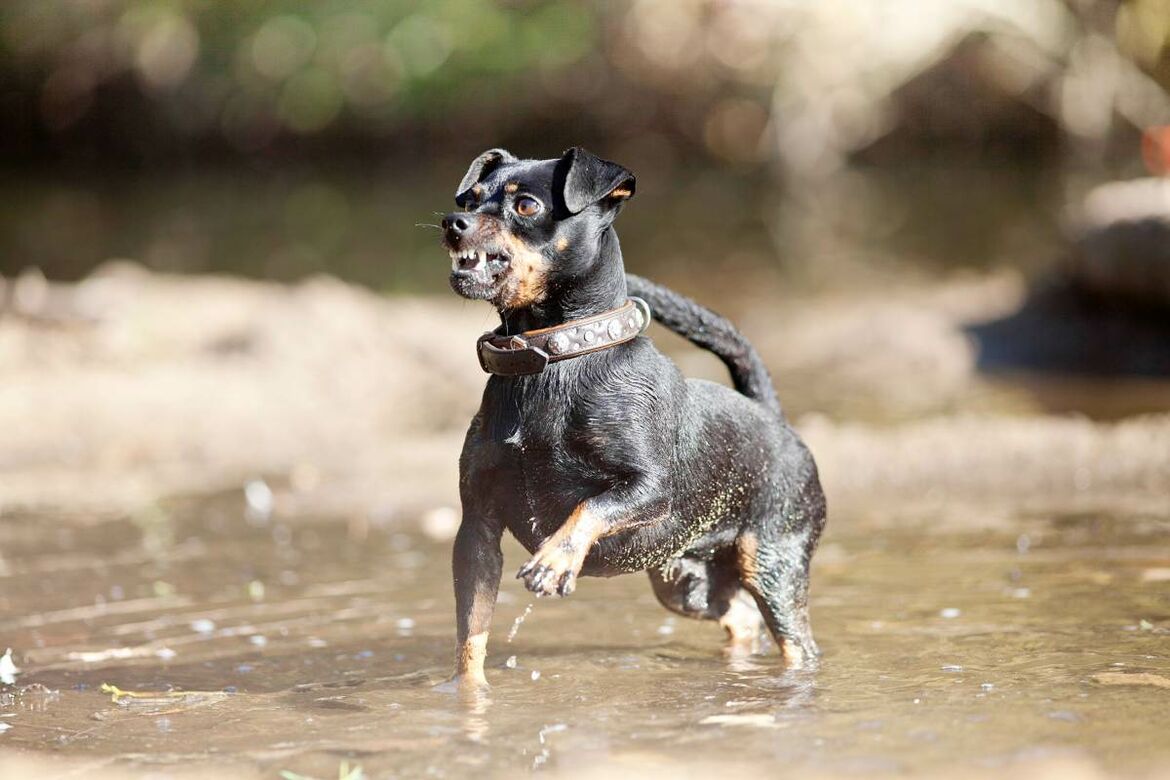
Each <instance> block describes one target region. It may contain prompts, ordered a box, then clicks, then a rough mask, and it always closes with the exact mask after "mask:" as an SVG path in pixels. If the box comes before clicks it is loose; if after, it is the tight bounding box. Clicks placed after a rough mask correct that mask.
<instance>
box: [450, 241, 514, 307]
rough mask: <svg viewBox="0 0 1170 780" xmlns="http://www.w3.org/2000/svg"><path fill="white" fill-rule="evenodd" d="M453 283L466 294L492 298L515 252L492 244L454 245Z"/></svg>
mask: <svg viewBox="0 0 1170 780" xmlns="http://www.w3.org/2000/svg"><path fill="white" fill-rule="evenodd" d="M449 254H450V255H451V287H452V288H453V289H454V290H455V292H457V293H458V294H459V295H462V296H463V297H464V298H475V299H483V300H486V299H490V298H493V297H494V296H495V294H496V292H497V288H498V287H499V285H500V283H501V282H502V280H503V278H504V272H505V271H507V270H508V268H509V266H510V265H511V263H512V256H511V255H510V254H508V253H507V252H505V251H504V250H503V249H501V248H498V247H493V246H485V247H476V248H467V249H452V250H449Z"/></svg>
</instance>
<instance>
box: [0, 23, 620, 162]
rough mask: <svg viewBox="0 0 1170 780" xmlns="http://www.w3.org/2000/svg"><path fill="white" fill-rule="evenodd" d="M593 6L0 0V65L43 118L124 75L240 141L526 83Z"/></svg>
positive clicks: (564, 54)
mask: <svg viewBox="0 0 1170 780" xmlns="http://www.w3.org/2000/svg"><path fill="white" fill-rule="evenodd" d="M598 13H599V11H598V9H597V8H596V7H594V6H593V5H590V4H587V3H584V2H575V1H574V0H552V1H550V2H539V3H536V2H504V1H503V0H495V1H494V2H493V1H492V0H429V1H428V2H406V1H405V0H323V1H319V2H313V3H303V2H292V1H290V0H234V2H231V3H217V2H209V0H112V1H111V2H105V3H93V2H84V1H83V0H10V2H8V3H6V4H4V6H3V8H2V9H0V24H2V28H3V36H2V38H0V68H2V69H3V71H5V72H6V75H7V76H8V77H10V78H13V77H14V78H16V79H18V80H19V81H21V82H22V83H21V84H20V86H21V87H23V88H25V89H28V90H39V91H40V92H41V93H42V94H41V98H42V99H41V101H40V102H41V105H42V107H43V110H44V111H45V112H46V117H45V118H46V121H47V123H48V124H49V125H50V127H52V126H55V125H65V124H68V123H69V122H70V121H72V120H73V118H75V116H76V115H79V114H80V113H83V112H84V106H85V105H87V101H88V100H90V99H91V98H92V93H93V92H94V90H96V89H97V88H98V87H99V86H101V84H102V83H104V82H108V81H111V80H114V79H118V78H120V77H125V76H126V75H132V76H133V77H134V78H135V79H136V80H137V82H138V83H139V84H140V86H141V88H142V89H143V91H144V92H145V93H146V94H147V95H148V96H149V97H150V99H152V100H155V101H159V102H162V103H167V102H170V103H174V104H176V105H177V106H179V107H180V108H181V110H180V111H179V113H180V114H182V115H185V116H186V119H185V121H186V122H187V123H188V124H189V125H191V129H192V130H193V131H194V132H201V131H203V130H205V129H206V128H207V127H208V126H209V125H211V124H213V123H219V124H220V125H221V128H222V130H223V132H224V133H225V134H226V135H227V136H228V137H229V138H236V139H239V140H241V142H243V143H245V144H246V142H247V139H248V138H249V137H251V136H252V135H254V134H255V133H257V132H261V133H263V132H271V131H272V130H273V129H274V128H277V127H283V128H285V129H287V130H291V131H293V132H296V133H303V134H308V133H316V132H319V131H322V130H324V129H326V128H328V127H329V126H330V125H332V124H334V123H336V122H339V121H345V120H346V118H347V117H350V118H354V119H357V120H359V121H361V122H363V123H369V122H371V121H373V122H375V123H377V122H379V121H381V122H384V123H393V122H395V121H399V120H409V119H411V118H414V117H416V116H419V115H427V114H433V113H434V111H436V110H439V111H442V110H444V109H445V108H447V107H452V106H458V105H461V104H463V103H464V102H465V101H467V100H470V99H473V98H474V97H475V95H476V92H477V90H480V89H482V82H483V77H485V76H487V77H489V78H490V79H491V80H492V82H493V84H494V85H496V86H497V88H498V87H499V86H503V85H505V84H508V83H516V82H521V83H532V84H539V83H540V78H539V77H540V76H541V74H542V73H544V72H548V71H553V70H556V69H559V68H563V67H565V66H566V65H569V64H571V63H573V62H575V61H577V60H579V59H580V58H581V57H583V56H584V55H585V54H586V53H587V52H588V51H589V50H590V49H591V48H592V47H593V46H594V45H595V39H596V37H597V35H598V29H599V24H598V19H597V16H598ZM79 107H80V110H79Z"/></svg>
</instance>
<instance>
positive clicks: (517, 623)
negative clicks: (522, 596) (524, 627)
mask: <svg viewBox="0 0 1170 780" xmlns="http://www.w3.org/2000/svg"><path fill="white" fill-rule="evenodd" d="M530 614H532V604H531V603H529V605H528V606H527V607H525V608H524V611H523V612H522V613H520V616H519V617H518V618H516V619H515V620H514V621H512V628H511V630H509V631H508V641H509V642H511V641H512V640H513V639H515V638H516V634H517V632H519V631H520V625H521V624H522V623H523V622H524V618H526V617H528V616H529V615H530Z"/></svg>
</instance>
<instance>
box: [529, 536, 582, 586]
mask: <svg viewBox="0 0 1170 780" xmlns="http://www.w3.org/2000/svg"><path fill="white" fill-rule="evenodd" d="M581 558H582V556H580V555H578V554H577V553H576V551H574V550H572V549H566V548H565V545H562V544H546V545H545V546H544V547H541V548H540V549H539V550H537V551H536V555H534V556H532V559H531V560H530V561H528V563H526V564H524V565H523V566H521V567H520V571H518V572H517V573H516V578H517V579H521V580H524V587H526V588H528V589H529V590H530V591H532V592H533V593H535V594H536V595H537V596H568V595H569V594H570V593H572V592H573V590H574V589H575V588H576V587H577V573H578V572H579V571H581V563H582V560H581Z"/></svg>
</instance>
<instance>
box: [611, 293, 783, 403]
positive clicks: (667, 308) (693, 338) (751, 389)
mask: <svg viewBox="0 0 1170 780" xmlns="http://www.w3.org/2000/svg"><path fill="white" fill-rule="evenodd" d="M626 287H627V289H628V290H629V293H630V295H634V296H637V297H639V298H641V299H642V300H644V301H646V303H648V304H650V311H651V312H652V314H653V317H654V319H655V320H657V321H658V322H660V323H661V324H662V325H665V326H666V327H667V328H669V329H670V330H672V331H674V332H675V333H677V334H678V335H680V336H682V337H683V338H685V339H686V340H687V341H689V342H691V343H692V344H694V345H695V346H698V347H702V348H703V349H705V350H708V351H710V352H713V353H714V354H715V355H716V356H717V357H718V358H719V359H720V360H722V361H723V363H724V365H726V366H727V370H728V371H730V372H731V380H732V382H733V383H734V384H735V389H736V390H738V391H739V392H741V393H743V394H744V395H746V396H747V397H748V398H753V399H755V400H756V401H759V402H760V403H761V404H763V405H764V406H766V407H768V408H769V409H771V410H772V411H773V412H775V413H776V414H778V415H779V414H783V412H782V411H781V409H780V399H779V398H777V397H776V390H775V388H774V387H772V377H770V376H769V375H768V369H767V368H766V367H765V366H764V361H763V360H762V359H761V358H760V353H759V352H756V348H755V347H753V346H752V345H751V342H749V341H748V340H747V338H745V337H744V335H743V334H742V333H740V332H739V331H738V330H736V329H735V326H734V325H732V324H731V322H729V321H728V320H727V319H725V318H723V317H720V316H719V315H718V314H716V313H715V312H713V311H711V310H710V309H707V308H704V307H703V306H700V305H699V304H698V303H696V302H694V301H692V300H691V299H690V298H687V297H686V296H684V295H679V294H678V293H676V292H675V291H674V290H670V289H667V288H666V287H663V286H662V285H659V284H655V283H654V282H651V281H650V280H649V279H644V278H642V277H641V276H635V275H634V274H626Z"/></svg>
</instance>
